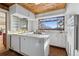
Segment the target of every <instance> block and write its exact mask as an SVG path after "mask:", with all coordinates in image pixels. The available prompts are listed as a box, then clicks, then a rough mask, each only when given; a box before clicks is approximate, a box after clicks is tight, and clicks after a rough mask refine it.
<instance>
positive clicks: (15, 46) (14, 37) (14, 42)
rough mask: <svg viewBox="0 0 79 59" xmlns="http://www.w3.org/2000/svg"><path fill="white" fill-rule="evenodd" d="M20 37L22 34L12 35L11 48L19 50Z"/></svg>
mask: <svg viewBox="0 0 79 59" xmlns="http://www.w3.org/2000/svg"><path fill="white" fill-rule="evenodd" d="M19 38H20V36H17V35H11V49H13V50H14V51H17V52H19V48H20V47H19Z"/></svg>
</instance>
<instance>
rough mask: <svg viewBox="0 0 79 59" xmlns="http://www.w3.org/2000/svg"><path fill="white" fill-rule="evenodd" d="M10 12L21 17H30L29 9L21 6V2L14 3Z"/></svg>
mask: <svg viewBox="0 0 79 59" xmlns="http://www.w3.org/2000/svg"><path fill="white" fill-rule="evenodd" d="M9 10H10V14H11V15H15V16H18V17H20V18H28V10H27V9H25V8H23V7H22V6H20V5H19V4H14V5H12V6H11V7H10V8H9Z"/></svg>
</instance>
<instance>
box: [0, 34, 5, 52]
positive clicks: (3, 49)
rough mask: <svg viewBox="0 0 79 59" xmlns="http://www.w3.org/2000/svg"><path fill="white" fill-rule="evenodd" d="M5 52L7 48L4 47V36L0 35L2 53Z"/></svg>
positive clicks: (0, 50)
mask: <svg viewBox="0 0 79 59" xmlns="http://www.w3.org/2000/svg"><path fill="white" fill-rule="evenodd" d="M3 51H5V47H4V45H3V35H0V53H2V52H3Z"/></svg>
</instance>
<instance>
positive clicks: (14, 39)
mask: <svg viewBox="0 0 79 59" xmlns="http://www.w3.org/2000/svg"><path fill="white" fill-rule="evenodd" d="M48 43H49V41H48V40H47V39H44V38H36V37H29V36H19V35H11V49H12V50H14V51H16V52H18V53H21V54H23V55H29V56H47V55H48V52H49V44H48Z"/></svg>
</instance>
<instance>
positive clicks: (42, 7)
mask: <svg viewBox="0 0 79 59" xmlns="http://www.w3.org/2000/svg"><path fill="white" fill-rule="evenodd" d="M13 4H14V3H0V7H1V8H4V9H7V10H8V9H9V7H10V6H11V5H13ZM19 5H21V6H23V7H24V8H26V9H28V10H30V11H32V12H33V13H35V14H40V13H45V12H49V11H54V10H59V9H64V8H65V7H66V4H65V3H40V4H35V3H19Z"/></svg>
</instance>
